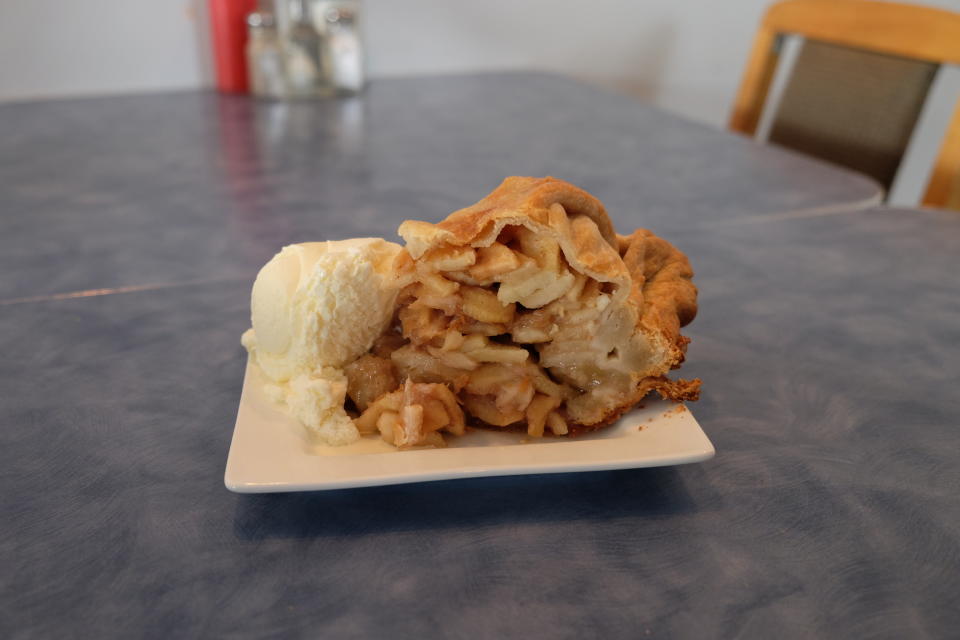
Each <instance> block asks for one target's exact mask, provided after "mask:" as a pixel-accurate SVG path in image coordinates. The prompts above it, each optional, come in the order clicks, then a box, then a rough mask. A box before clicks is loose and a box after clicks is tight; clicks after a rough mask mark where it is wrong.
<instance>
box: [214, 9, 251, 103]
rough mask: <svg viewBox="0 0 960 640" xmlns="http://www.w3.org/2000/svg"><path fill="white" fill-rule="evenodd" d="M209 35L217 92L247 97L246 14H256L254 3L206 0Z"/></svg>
mask: <svg viewBox="0 0 960 640" xmlns="http://www.w3.org/2000/svg"><path fill="white" fill-rule="evenodd" d="M209 8H210V32H211V36H212V41H213V61H214V66H215V68H216V73H217V89H219V90H220V91H223V92H226V93H247V92H248V90H249V86H248V81H247V60H246V54H245V51H244V49H245V47H246V45H247V14H248V13H251V12H253V11H255V10H256V8H257V2H256V0H209Z"/></svg>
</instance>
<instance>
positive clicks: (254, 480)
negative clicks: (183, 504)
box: [224, 364, 714, 493]
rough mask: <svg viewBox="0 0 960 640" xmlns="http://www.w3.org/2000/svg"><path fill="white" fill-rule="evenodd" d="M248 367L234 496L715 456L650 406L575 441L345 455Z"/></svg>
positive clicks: (681, 413)
mask: <svg viewBox="0 0 960 640" xmlns="http://www.w3.org/2000/svg"><path fill="white" fill-rule="evenodd" d="M262 383H263V378H262V374H261V373H260V371H259V369H258V368H257V367H256V366H253V365H249V364H248V365H247V371H246V375H245V377H244V381H243V393H242V394H241V396H240V409H239V411H238V413H237V424H236V426H235V427H234V430H233V442H232V443H231V444H230V453H229V455H228V456H227V470H226V473H225V474H224V483H225V484H226V485H227V488H228V489H230V490H231V491H236V492H239V493H268V492H274V491H314V490H320V489H343V488H347V487H369V486H376V485H387V484H401V483H405V482H425V481H428V480H447V479H452V478H472V477H478V476H505V475H519V474H527V473H560V472H570V471H598V470H602V469H632V468H639V467H660V466H668V465H676V464H686V463H689V462H700V461H702V460H707V459H709V458H712V457H713V454H714V449H713V445H712V444H711V443H710V440H708V439H707V436H706V434H704V433H703V431H702V430H701V429H700V425H698V424H697V421H696V420H695V419H694V418H693V414H691V413H690V411H689V410H687V408H686V407H685V406H683V405H677V404H672V403H669V402H665V401H662V400H649V399H648V401H647V402H645V403H644V404H645V406H644V407H643V408H637V409H634V410H633V411H631V412H629V413H627V414H626V415H624V416H623V417H622V418H621V419H620V420H618V421H617V422H616V423H614V424H613V425H611V426H610V427H608V428H606V429H602V430H600V431H597V432H594V433H591V434H588V435H584V436H581V437H578V438H571V439H567V438H552V437H545V438H528V437H527V436H525V435H524V434H522V433H512V432H496V431H489V430H485V429H475V430H472V431H470V432H469V433H468V434H467V435H465V436H462V437H459V438H458V437H455V436H449V437H447V442H448V444H449V446H448V447H446V448H444V449H417V450H408V451H397V450H396V449H394V448H393V447H392V446H390V445H388V444H387V443H385V442H383V441H382V440H380V439H379V438H378V437H374V436H367V437H365V438H362V439H361V440H360V441H359V442H356V443H354V444H352V445H348V446H345V447H330V446H326V445H323V444H321V443H319V442H317V441H315V440H314V439H313V438H312V437H311V436H310V434H309V432H308V431H307V430H306V429H305V428H304V427H303V426H302V425H301V424H300V423H299V422H297V421H296V420H295V419H293V418H291V417H289V416H288V415H286V414H285V413H284V412H283V411H282V410H280V409H279V408H278V407H276V406H275V405H273V404H272V403H271V402H270V400H269V399H267V397H266V396H265V394H264V392H263V384H262Z"/></svg>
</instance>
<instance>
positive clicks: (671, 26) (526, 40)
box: [0, 0, 960, 125]
mask: <svg viewBox="0 0 960 640" xmlns="http://www.w3.org/2000/svg"><path fill="white" fill-rule="evenodd" d="M771 1H772V0H580V1H577V2H573V1H570V0H361V2H362V6H363V12H364V17H365V21H366V31H367V49H368V53H369V58H370V72H371V75H373V76H394V75H409V74H421V73H449V72H459V71H474V70H494V69H530V68H533V69H549V70H555V71H561V72H565V73H569V74H572V75H576V76H579V77H582V78H585V79H590V80H593V81H597V82H601V83H604V84H608V85H611V86H615V87H618V88H620V89H621V90H625V91H629V92H631V93H634V94H636V95H638V96H640V97H643V98H645V99H647V100H650V101H652V102H654V103H656V104H659V105H662V106H664V107H667V108H669V109H673V110H675V111H677V112H680V113H683V114H686V115H688V116H691V117H694V118H697V119H699V120H702V121H705V122H708V123H712V124H715V125H723V124H724V123H725V121H726V117H727V112H728V110H729V106H730V103H731V101H732V99H733V95H734V92H735V91H736V88H737V84H738V82H739V79H740V73H741V71H742V69H743V65H744V62H745V60H746V56H747V52H748V50H749V46H750V40H751V38H752V36H753V32H754V29H755V28H756V25H757V23H758V21H759V20H760V16H761V15H762V13H763V10H764V8H765V7H766V6H767V5H768V4H770V3H771ZM927 4H931V5H934V6H941V7H944V8H952V9H954V10H960V0H931V1H930V2H927ZM205 5H206V1H205V0H166V1H164V2H157V1H156V0H154V1H152V2H150V1H148V0H81V1H72V2H70V1H66V0H0V61H2V64H0V100H14V99H31V98H43V97H59V96H69V95H86V94H97V93H115V92H131V91H147V90H162V89H171V88H189V87H200V86H208V85H209V84H210V82H211V77H212V73H211V70H210V53H209V49H210V47H209V41H208V36H207V28H206V24H205V21H204V7H205Z"/></svg>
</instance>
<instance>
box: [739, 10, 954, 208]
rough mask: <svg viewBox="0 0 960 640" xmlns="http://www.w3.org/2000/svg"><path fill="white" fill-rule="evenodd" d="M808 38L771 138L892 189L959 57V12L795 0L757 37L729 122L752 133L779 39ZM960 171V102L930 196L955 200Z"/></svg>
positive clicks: (936, 202)
mask: <svg viewBox="0 0 960 640" xmlns="http://www.w3.org/2000/svg"><path fill="white" fill-rule="evenodd" d="M785 34H798V35H801V36H804V38H805V39H806V42H805V43H804V47H803V49H802V50H801V52H800V55H799V57H798V59H797V63H796V66H795V67H794V70H793V73H792V75H791V78H790V80H789V82H788V84H787V88H786V90H785V91H784V94H783V98H782V100H781V105H780V108H779V110H778V112H777V114H776V116H775V119H774V122H773V126H772V128H771V131H770V140H771V141H773V142H776V143H779V144H783V145H785V146H789V147H791V148H795V149H797V150H799V151H805V152H807V153H810V154H811V155H814V156H818V157H821V158H824V159H828V160H831V161H833V162H836V163H838V164H843V165H846V166H849V167H851V168H854V169H857V170H859V171H862V172H864V173H867V174H868V175H871V176H873V177H874V178H876V179H877V180H878V181H880V182H881V183H882V184H884V185H885V186H889V185H890V183H891V182H892V180H893V176H894V175H895V173H896V170H897V167H898V166H899V164H900V160H901V158H902V156H903V152H904V150H905V148H906V145H907V142H908V141H909V138H910V134H911V132H912V130H913V128H914V125H915V124H916V121H917V117H918V116H919V113H920V110H921V108H922V106H923V101H924V99H925V98H926V95H927V93H928V90H929V88H930V85H931V83H932V81H933V78H934V75H935V73H936V70H937V69H938V68H939V66H940V65H942V64H960V14H957V13H953V12H951V11H945V10H941V9H932V8H928V7H921V6H916V5H903V4H895V3H890V2H876V1H871V0H786V1H784V2H779V3H777V4H775V5H773V6H771V7H770V8H769V9H768V10H767V13H766V15H765V16H764V18H763V21H762V23H761V25H760V28H759V29H758V30H757V35H756V37H755V38H754V43H753V49H752V51H751V54H750V59H749V61H748V63H747V68H746V70H745V72H744V76H743V80H742V82H741V85H740V91H739V93H738V94H737V98H736V100H735V102H734V107H733V113H732V114H731V118H730V128H731V129H733V130H735V131H741V132H743V133H746V134H749V135H753V134H754V133H755V132H756V128H757V123H758V122H759V119H760V115H761V112H762V110H763V105H764V102H765V100H766V96H767V92H768V91H769V88H770V83H771V81H772V80H773V75H774V71H775V69H776V65H777V61H778V51H777V49H778V47H777V44H778V38H780V37H782V36H783V35H785ZM957 175H960V100H958V102H957V109H956V112H955V113H954V116H953V119H952V121H951V124H950V126H949V128H948V132H947V135H946V136H945V138H944V142H943V147H942V148H941V150H940V153H939V155H938V157H937V161H936V163H935V166H934V170H933V172H932V175H931V179H930V182H929V184H928V186H927V191H926V194H925V196H924V203H925V204H929V205H933V206H946V205H947V204H948V203H952V202H953V199H954V198H955V197H958V196H957V195H956V194H953V193H952V192H953V190H954V188H955V187H956V186H957V185H956V183H957V180H956V176H957Z"/></svg>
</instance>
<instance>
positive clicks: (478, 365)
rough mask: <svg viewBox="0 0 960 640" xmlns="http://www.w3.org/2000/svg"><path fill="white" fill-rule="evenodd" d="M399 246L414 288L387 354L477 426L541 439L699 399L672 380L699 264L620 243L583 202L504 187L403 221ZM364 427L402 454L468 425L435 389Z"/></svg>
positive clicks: (692, 386) (397, 397)
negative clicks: (650, 397)
mask: <svg viewBox="0 0 960 640" xmlns="http://www.w3.org/2000/svg"><path fill="white" fill-rule="evenodd" d="M400 235H401V236H403V238H404V240H406V243H407V244H406V251H407V252H408V255H409V257H404V259H403V262H402V267H401V271H402V273H401V275H400V277H401V278H406V280H407V282H408V283H409V284H408V285H407V286H406V287H405V288H404V289H403V290H402V291H401V293H400V296H399V298H398V313H397V323H398V325H399V326H398V328H397V329H396V330H397V331H399V332H400V333H401V334H402V336H403V338H404V339H405V340H404V341H403V342H401V341H399V340H397V339H396V336H394V338H393V339H392V340H391V341H390V342H391V343H392V346H391V347H390V348H389V349H385V350H382V352H381V353H380V354H379V355H380V356H386V355H389V358H390V360H391V361H392V363H393V366H394V368H395V369H396V371H397V373H398V374H399V379H400V380H404V379H407V380H409V381H412V382H413V383H419V384H442V385H446V387H447V388H449V389H450V390H451V391H452V392H453V393H454V394H456V398H457V400H458V402H459V404H460V405H462V407H463V409H464V410H465V411H466V413H467V414H468V415H469V416H472V417H473V419H474V420H479V421H482V422H483V423H486V424H487V425H492V426H496V427H510V428H517V427H522V428H525V429H526V431H527V433H529V434H530V435H533V436H539V435H543V434H544V432H545V431H548V430H549V432H552V433H553V434H557V435H566V434H569V433H575V432H577V431H583V430H587V429H593V428H597V427H600V426H603V425H606V424H609V423H610V422H612V421H613V420H615V419H616V418H617V417H618V416H619V415H620V414H622V413H623V412H624V411H626V410H628V409H629V408H631V407H632V406H633V405H634V404H636V403H637V402H638V401H639V400H640V399H641V398H643V397H644V396H645V395H646V394H647V393H648V392H650V391H657V392H658V393H659V394H660V395H662V396H663V397H665V398H670V399H673V400H695V399H696V397H697V395H698V392H699V380H694V381H684V380H676V381H671V380H669V379H668V378H667V377H666V374H667V372H668V371H669V370H670V369H672V368H676V367H678V366H679V365H680V363H681V362H682V361H683V358H684V353H685V350H686V345H687V342H688V340H687V339H686V338H684V337H683V336H681V335H680V327H681V326H683V325H685V324H687V323H688V322H690V321H691V320H692V319H693V317H694V315H696V311H697V303H696V295H697V290H696V287H694V285H693V283H692V282H691V278H692V276H693V271H692V270H691V268H690V263H689V262H688V260H687V258H686V256H684V255H683V254H682V253H680V251H678V250H677V249H675V248H674V247H673V246H672V245H670V244H669V243H668V242H666V241H665V240H662V239H660V238H658V237H656V236H654V235H653V234H652V233H650V232H649V231H646V230H642V229H641V230H637V231H635V232H634V233H632V234H631V235H629V236H620V235H617V234H616V233H615V232H614V230H613V225H612V223H611V221H610V218H609V217H608V215H607V213H606V210H605V209H604V207H603V205H602V204H601V203H600V201H599V200H597V199H596V198H594V197H593V196H591V195H590V194H588V193H586V192H585V191H583V190H581V189H578V188H576V187H574V186H573V185H571V184H569V183H566V182H564V181H562V180H557V179H554V178H521V177H513V178H507V179H506V180H505V181H504V182H503V183H502V184H501V185H500V186H499V187H498V188H497V189H496V190H494V191H493V192H492V193H491V194H490V195H488V196H487V197H486V198H484V199H483V200H481V201H480V202H478V203H476V204H475V205H473V206H470V207H467V208H466V209H461V210H460V211H457V212H455V213H453V214H451V215H450V216H449V217H448V218H447V219H446V220H444V221H442V222H440V223H438V224H431V223H427V222H419V221H407V222H404V223H403V224H402V225H401V226H400ZM401 345H402V346H401ZM415 390H419V391H417V392H416V393H415ZM417 393H419V395H420V396H425V395H431V394H432V395H433V396H435V397H434V398H433V399H431V400H430V401H429V402H427V401H425V400H423V398H422V397H419V399H417V398H414V396H415V395H417ZM440 396H442V397H440ZM378 403H379V404H378ZM412 403H413V404H412ZM417 403H419V404H417ZM411 404H412V406H417V407H424V408H421V409H410V408H409V407H410V406H411ZM428 405H429V406H430V407H433V408H432V409H431V410H427V409H426V408H425V407H428ZM434 405H436V406H434ZM441 408H442V411H441ZM404 411H406V413H404ZM428 414H430V415H428ZM421 415H425V416H428V419H427V420H426V422H424V419H423V418H421ZM384 416H386V417H384ZM360 420H363V422H364V426H366V428H367V429H373V428H374V426H375V425H378V424H379V426H380V430H381V432H383V433H384V437H385V438H388V439H391V440H394V441H395V442H397V443H400V442H403V443H405V444H417V443H416V442H414V441H413V440H412V438H414V437H415V435H416V434H418V433H421V432H422V433H424V434H430V435H429V436H426V435H425V436H424V437H423V438H421V440H423V443H424V444H428V443H429V444H436V442H435V441H436V440H437V438H438V437H439V433H438V431H439V430H440V429H441V428H444V427H446V430H448V431H451V432H459V431H461V430H462V426H461V425H462V424H463V423H462V419H461V418H460V417H459V416H458V415H457V412H456V411H454V410H453V409H452V408H451V407H450V399H449V398H448V397H447V396H446V394H443V393H442V392H441V391H439V389H438V388H437V387H428V386H422V387H410V386H406V387H404V389H403V390H401V391H398V392H394V393H393V394H392V395H390V396H384V397H383V399H382V401H380V400H378V401H376V402H373V403H372V404H371V405H370V407H369V409H367V411H366V412H365V415H364V416H361V418H360ZM366 423H369V424H366ZM428 423H429V424H428ZM425 424H428V428H426V431H424V428H425V427H424V425H425Z"/></svg>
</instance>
